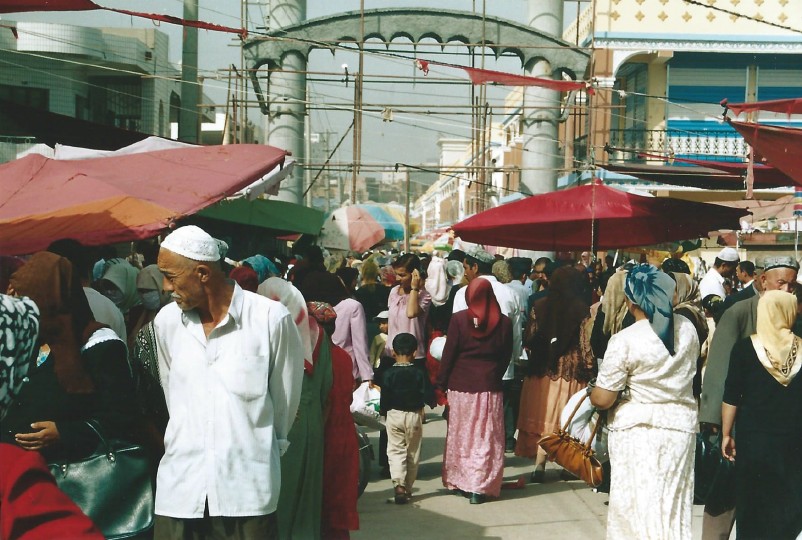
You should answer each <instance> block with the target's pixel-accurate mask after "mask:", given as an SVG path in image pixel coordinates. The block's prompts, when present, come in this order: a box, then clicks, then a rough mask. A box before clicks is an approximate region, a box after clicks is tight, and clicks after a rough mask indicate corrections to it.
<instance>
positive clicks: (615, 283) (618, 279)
mask: <svg viewBox="0 0 802 540" xmlns="http://www.w3.org/2000/svg"><path fill="white" fill-rule="evenodd" d="M626 282H627V273H626V272H624V271H623V270H618V271H617V272H615V273H614V274H613V275H612V276H610V279H608V280H607V288H606V289H604V296H603V297H602V304H601V308H602V311H603V312H604V329H603V330H604V334H605V335H606V336H607V337H610V336H612V335H614V334H617V333H618V332H620V331H621V329H622V328H623V327H624V317H626V316H627V313H628V312H629V310H628V308H627V297H626V295H625V294H624V285H625V284H626Z"/></svg>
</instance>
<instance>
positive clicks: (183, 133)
mask: <svg viewBox="0 0 802 540" xmlns="http://www.w3.org/2000/svg"><path fill="white" fill-rule="evenodd" d="M184 19H186V20H188V21H197V20H198V0H184ZM200 95H201V91H200V86H199V85H198V29H197V28H192V27H190V26H187V27H185V28H184V41H183V43H182V45H181V110H180V111H179V113H178V139H179V140H181V141H184V142H187V143H193V144H194V143H198V142H200V140H199V137H200V111H199V110H198V103H200Z"/></svg>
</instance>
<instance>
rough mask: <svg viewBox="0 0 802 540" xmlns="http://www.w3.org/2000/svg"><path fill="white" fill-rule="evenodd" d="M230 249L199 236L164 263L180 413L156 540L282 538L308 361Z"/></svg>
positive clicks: (181, 241) (186, 236)
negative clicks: (248, 283)
mask: <svg viewBox="0 0 802 540" xmlns="http://www.w3.org/2000/svg"><path fill="white" fill-rule="evenodd" d="M227 248H228V246H226V244H225V243H224V242H221V241H219V240H215V239H214V238H212V237H211V236H209V234H207V233H206V232H205V231H203V230H202V229H200V228H199V227H195V226H186V227H181V228H178V229H176V230H175V231H174V232H172V233H171V234H170V235H168V236H167V238H165V239H164V241H163V242H162V245H161V249H160V251H159V258H158V265H159V270H161V272H162V273H163V274H164V290H165V291H166V292H169V293H170V294H171V295H172V297H173V299H174V300H175V302H174V303H171V304H168V305H167V306H165V307H164V308H162V310H161V311H160V312H159V314H158V315H157V316H156V319H155V321H154V326H155V332H156V344H157V350H158V356H159V371H160V376H161V382H162V387H163V388H164V395H165V398H166V401H167V408H168V410H169V413H170V421H169V423H168V425H167V432H166V434H165V439H164V446H165V455H164V457H163V458H162V460H161V463H160V464H159V471H158V476H157V481H156V526H155V532H154V537H155V538H156V539H179V538H181V539H183V538H206V537H209V538H211V537H214V538H278V530H277V524H276V515H275V511H276V506H277V504H278V495H279V489H280V482H281V478H280V476H281V462H280V457H281V455H282V454H283V453H284V451H285V450H286V449H287V446H288V442H287V440H286V439H287V434H288V433H289V431H290V427H291V426H292V422H293V420H294V418H295V413H296V411H297V409H298V403H299V400H300V394H301V380H302V375H303V365H304V353H303V348H302V346H301V338H300V335H299V333H298V329H297V327H296V326H295V324H294V322H293V320H292V318H291V316H290V314H289V312H288V311H287V308H285V307H284V306H283V305H282V304H280V303H279V302H275V301H273V300H269V299H267V298H265V297H263V296H259V295H257V294H254V293H251V292H248V291H243V290H242V289H241V288H240V286H239V285H237V284H236V283H234V282H233V281H229V280H227V279H226V277H225V274H224V273H223V270H222V268H221V267H220V261H221V259H222V258H223V257H224V256H225V251H226V250H227Z"/></svg>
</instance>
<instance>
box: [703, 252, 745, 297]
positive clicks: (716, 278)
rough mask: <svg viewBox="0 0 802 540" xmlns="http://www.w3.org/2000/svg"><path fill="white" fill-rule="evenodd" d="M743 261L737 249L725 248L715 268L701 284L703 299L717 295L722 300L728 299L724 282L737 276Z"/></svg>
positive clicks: (714, 264) (715, 263) (718, 256)
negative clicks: (736, 272)
mask: <svg viewBox="0 0 802 540" xmlns="http://www.w3.org/2000/svg"><path fill="white" fill-rule="evenodd" d="M740 260H741V258H740V256H739V255H738V251H737V250H736V249H735V248H731V247H725V248H724V249H722V250H721V251H719V253H718V255H716V260H715V261H714V262H713V268H711V269H710V270H708V271H707V274H705V277H703V278H702V281H700V282H699V294H700V295H701V296H702V298H705V297H707V296H708V295H711V294H715V295H716V296H719V297H721V299H722V300H723V299H725V298H727V291H725V290H724V280H725V279H726V278H731V277H732V276H734V275H735V269H736V267H737V266H738V262H739V261H740Z"/></svg>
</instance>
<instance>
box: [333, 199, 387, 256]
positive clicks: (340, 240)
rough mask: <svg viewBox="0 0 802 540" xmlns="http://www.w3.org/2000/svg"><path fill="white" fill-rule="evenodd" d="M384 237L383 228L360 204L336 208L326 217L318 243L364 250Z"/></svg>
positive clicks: (337, 247) (334, 247) (344, 248)
mask: <svg viewBox="0 0 802 540" xmlns="http://www.w3.org/2000/svg"><path fill="white" fill-rule="evenodd" d="M384 239H385V228H384V226H383V225H382V224H381V223H380V222H378V221H377V220H376V219H375V218H374V217H373V215H371V213H370V212H369V211H368V210H366V209H365V208H362V207H360V206H357V205H354V206H345V207H343V208H338V209H337V210H335V211H334V212H332V213H331V214H329V216H328V217H327V218H326V221H325V223H324V224H323V228H322V229H321V230H320V235H319V236H318V244H319V245H321V246H323V247H325V248H329V249H340V250H343V251H348V250H354V251H366V250H368V249H370V248H372V247H373V246H375V245H376V244H378V243H380V242H381V241H382V240H384Z"/></svg>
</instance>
